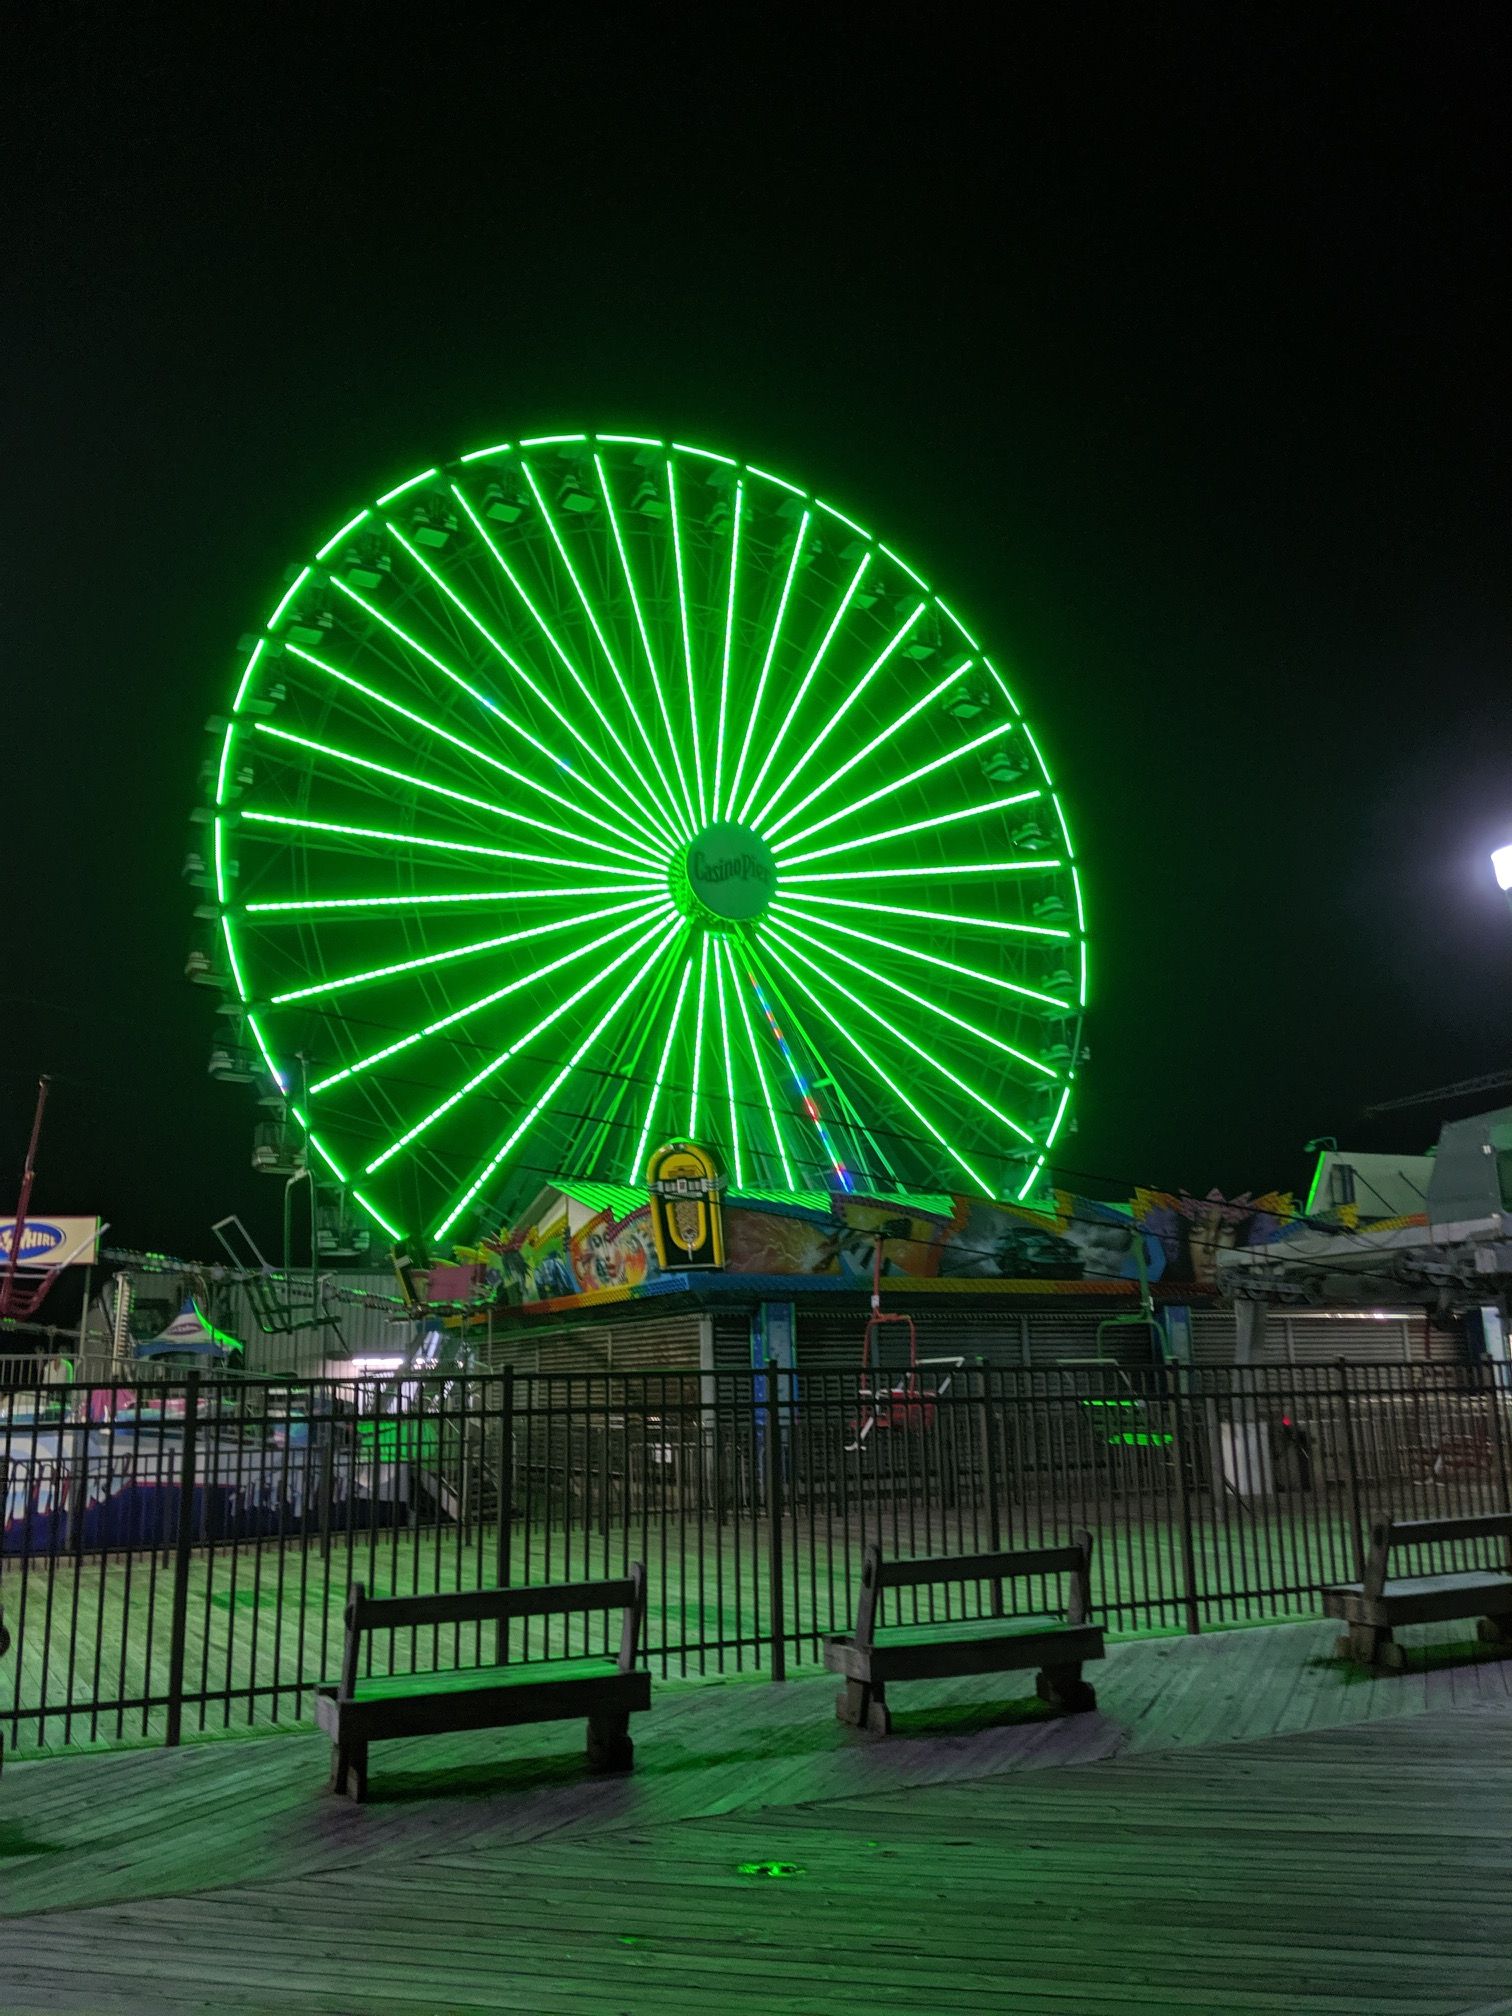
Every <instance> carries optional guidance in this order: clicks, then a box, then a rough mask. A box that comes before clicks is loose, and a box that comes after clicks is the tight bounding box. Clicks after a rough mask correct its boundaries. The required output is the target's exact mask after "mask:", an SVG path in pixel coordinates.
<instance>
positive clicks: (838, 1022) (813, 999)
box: [767, 947, 993, 1197]
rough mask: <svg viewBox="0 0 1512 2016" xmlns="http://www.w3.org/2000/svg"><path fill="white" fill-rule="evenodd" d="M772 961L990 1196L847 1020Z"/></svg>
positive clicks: (978, 1174)
mask: <svg viewBox="0 0 1512 2016" xmlns="http://www.w3.org/2000/svg"><path fill="white" fill-rule="evenodd" d="M767 950H768V954H769V956H770V951H771V948H770V947H768V948H767ZM774 963H776V964H777V965H778V967H779V970H780V971H781V972H782V973H783V974H784V976H785V977H786V979H787V980H788V982H789V983H790V984H791V985H792V986H793V987H795V988H796V989H797V990H798V992H799V993H801V994H802V995H803V996H804V998H805V1000H807V1001H809V1002H810V1003H811V1004H812V1005H813V1007H814V1008H815V1010H816V1011H817V1012H818V1013H819V1014H820V1015H822V1016H823V1017H824V1019H825V1021H826V1022H828V1023H829V1025H830V1027H831V1028H832V1029H834V1030H835V1031H836V1033H837V1034H838V1035H839V1036H840V1037H841V1039H842V1041H844V1042H845V1043H846V1044H847V1045H848V1046H849V1047H850V1048H851V1049H852V1050H854V1051H855V1052H856V1054H857V1055H858V1056H859V1057H860V1058H862V1060H863V1061H864V1062H865V1063H866V1065H867V1066H868V1068H869V1069H870V1071H871V1073H872V1075H873V1077H874V1078H875V1079H876V1080H877V1082H878V1083H879V1084H880V1085H882V1086H883V1087H884V1088H885V1089H886V1091H887V1093H888V1094H889V1096H890V1097H892V1098H894V1099H896V1100H897V1101H898V1103H899V1105H901V1106H904V1107H906V1108H907V1110H908V1111H909V1112H910V1113H911V1114H912V1115H913V1116H914V1118H915V1119H916V1120H917V1121H918V1123H919V1125H920V1126H921V1127H923V1128H924V1129H925V1131H926V1132H927V1133H928V1134H930V1135H931V1136H933V1138H934V1139H935V1140H936V1141H938V1143H939V1144H940V1146H941V1147H942V1148H943V1149H944V1150H945V1153H946V1154H947V1155H948V1156H949V1157H950V1159H951V1161H952V1162H954V1163H955V1165H956V1167H957V1168H958V1169H963V1170H964V1171H965V1173H966V1174H967V1176H969V1177H970V1179H971V1181H972V1182H973V1183H974V1184H975V1185H976V1188H977V1189H978V1190H979V1191H980V1192H981V1194H982V1195H983V1196H984V1197H991V1196H992V1195H993V1186H992V1185H991V1184H990V1183H989V1182H988V1181H987V1179H986V1177H985V1176H983V1175H982V1174H981V1172H980V1171H979V1170H977V1169H976V1168H974V1167H973V1166H972V1164H971V1163H970V1162H968V1161H967V1159H966V1157H965V1156H964V1155H963V1154H962V1152H961V1150H960V1149H959V1148H957V1147H956V1145H955V1144H954V1142H953V1141H951V1140H950V1139H949V1138H948V1137H947V1136H946V1135H945V1134H944V1133H942V1131H941V1130H940V1128H938V1127H937V1126H936V1125H935V1123H934V1121H933V1120H931V1119H930V1117H929V1115H928V1114H927V1113H926V1112H925V1111H924V1110H923V1108H922V1107H921V1106H917V1105H915V1103H914V1101H913V1100H912V1099H910V1098H909V1096H908V1094H907V1093H906V1092H905V1091H904V1090H903V1088H902V1086H901V1085H899V1084H898V1083H897V1081H896V1080H895V1079H894V1078H893V1076H892V1074H891V1073H890V1072H889V1071H888V1070H887V1068H886V1066H885V1065H882V1064H879V1063H878V1061H877V1059H876V1058H875V1057H873V1055H872V1054H871V1052H870V1051H869V1050H868V1049H867V1047H866V1045H865V1044H864V1043H863V1042H862V1041H861V1038H860V1037H859V1036H858V1035H857V1034H856V1032H855V1031H854V1029H852V1028H851V1027H850V1025H849V1024H848V1023H847V1022H845V1021H844V1020H843V1019H842V1018H841V1017H840V1016H838V1015H837V1014H836V1013H835V1011H834V1009H833V1007H831V1006H830V1005H829V1004H828V1003H827V1002H824V1001H822V1000H821V999H820V998H819V996H818V995H817V994H816V993H815V992H814V990H813V988H812V987H810V986H809V985H808V983H807V982H806V981H805V980H804V979H803V977H802V975H801V974H798V973H794V972H792V971H791V970H790V969H788V968H787V967H785V966H782V964H781V962H780V961H774Z"/></svg>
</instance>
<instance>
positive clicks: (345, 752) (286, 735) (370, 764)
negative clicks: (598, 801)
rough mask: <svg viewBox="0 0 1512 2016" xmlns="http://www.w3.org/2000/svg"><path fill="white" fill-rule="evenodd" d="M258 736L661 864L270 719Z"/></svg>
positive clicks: (641, 863)
mask: <svg viewBox="0 0 1512 2016" xmlns="http://www.w3.org/2000/svg"><path fill="white" fill-rule="evenodd" d="M253 725H254V726H255V727H256V729H257V732H258V733H259V734H260V735H271V736H272V737H273V738H274V739H275V740H276V741H279V742H288V743H292V744H293V745H295V746H296V747H298V748H301V749H308V750H309V751H310V752H311V753H312V754H313V755H316V756H326V757H329V758H330V759H331V761H332V762H336V763H345V764H349V765H350V766H351V767H352V768H353V769H355V770H362V771H366V772H368V773H370V774H371V775H373V776H377V777H387V778H389V779H390V780H391V782H393V783H395V784H403V785H405V786H406V787H407V788H408V789H410V790H413V791H425V792H428V793H430V794H432V795H433V796H435V797H438V798H448V799H450V800H452V802H453V803H455V804H458V805H467V806H470V807H471V808H472V810H474V811H475V812H486V813H488V814H489V815H490V817H492V818H494V819H509V820H513V821H514V822H515V823H516V824H518V825H521V826H533V827H535V828H536V829H537V830H538V831H539V832H542V833H553V834H555V835H556V837H557V838H558V839H559V840H571V841H574V842H575V843H576V844H577V845H578V846H579V847H597V848H599V849H600V850H601V851H602V852H603V853H605V854H613V855H616V856H618V858H619V859H621V860H624V861H630V862H633V863H634V864H635V866H636V867H637V868H638V869H640V870H641V871H642V872H644V871H645V870H646V869H647V868H648V867H649V868H655V867H659V866H660V865H661V864H660V863H659V862H653V861H651V860H650V859H649V857H648V856H647V855H645V854H642V853H638V852H636V853H632V852H631V851H630V850H629V849H628V848H625V847H611V846H610V845H609V843H608V841H607V840H595V839H594V838H593V836H592V835H591V834H588V833H571V832H569V831H568V830H567V829H566V828H565V827H562V826H553V825H552V824H551V823H550V821H549V820H546V819H535V818H532V817H531V815H530V814H529V813H528V812H516V811H514V810H512V809H511V808H510V807H508V806H506V805H495V804H493V803H491V802H490V801H489V800H488V799H486V798H474V797H472V796H471V794H470V793H468V792H466V791H454V790H453V789H452V788H451V786H450V785H449V784H433V783H432V782H431V781H430V779H429V778H426V777H415V776H410V775H406V773H405V772H404V771H403V770H395V769H394V768H392V766H391V765H389V764H387V763H376V762H374V761H373V759H372V757H370V756H359V755H358V754H357V753H356V751H355V750H352V749H340V748H337V747H335V746H334V745H333V744H331V743H328V742H317V741H315V740H314V739H313V738H312V737H311V736H308V735H295V734H292V733H291V732H290V731H289V730H288V729H287V728H278V727H275V726H274V724H273V723H272V722H271V721H258V722H255V723H254V724H253ZM580 865H581V866H583V867H585V868H590V867H597V866H601V865H602V864H601V863H597V862H583V863H581V864H580Z"/></svg>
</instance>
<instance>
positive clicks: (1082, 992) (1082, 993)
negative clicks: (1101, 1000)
mask: <svg viewBox="0 0 1512 2016" xmlns="http://www.w3.org/2000/svg"><path fill="white" fill-rule="evenodd" d="M1077 999H1078V1001H1079V1002H1080V1004H1081V1006H1082V1007H1083V1008H1085V1007H1086V1005H1087V941H1086V939H1085V938H1083V940H1082V941H1081V987H1080V989H1079V991H1078V994H1077Z"/></svg>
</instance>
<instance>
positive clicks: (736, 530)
mask: <svg viewBox="0 0 1512 2016" xmlns="http://www.w3.org/2000/svg"><path fill="white" fill-rule="evenodd" d="M744 504H745V485H744V484H742V483H737V484H736V485H735V511H734V516H733V518H732V519H731V523H730V593H729V598H728V600H727V601H726V603H725V635H724V656H723V658H722V659H721V660H720V665H719V721H718V725H717V726H716V728H715V731H714V810H715V812H716V813H717V812H718V810H719V787H720V778H721V776H722V774H723V771H724V745H725V711H726V709H727V707H728V705H729V699H730V646H731V644H732V643H733V642H734V639H735V574H736V569H737V568H738V567H739V564H740V514H741V510H742V508H743V507H744Z"/></svg>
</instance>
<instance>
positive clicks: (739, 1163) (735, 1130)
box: [705, 785, 745, 1190]
mask: <svg viewBox="0 0 1512 2016" xmlns="http://www.w3.org/2000/svg"><path fill="white" fill-rule="evenodd" d="M714 797H715V802H716V804H717V803H718V799H719V790H718V786H717V785H716V787H715V792H714ZM707 942H708V941H707V940H705V943H707ZM719 945H720V941H719V940H718V939H716V940H715V941H714V992H715V995H716V996H717V998H718V1001H719V1040H720V1048H721V1049H722V1050H723V1051H724V1062H725V1085H726V1087H727V1088H728V1091H729V1095H730V1147H731V1152H732V1154H733V1156H734V1160H735V1185H736V1188H737V1189H740V1190H743V1189H744V1188H745V1160H744V1157H743V1155H742V1153H741V1146H740V1116H739V1113H738V1112H737V1110H736V1101H735V1052H734V1050H733V1048H732V1047H731V1044H730V1017H729V1011H728V1009H727V1008H726V1006H725V982H724V962H723V961H722V960H721V959H720V956H719Z"/></svg>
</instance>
